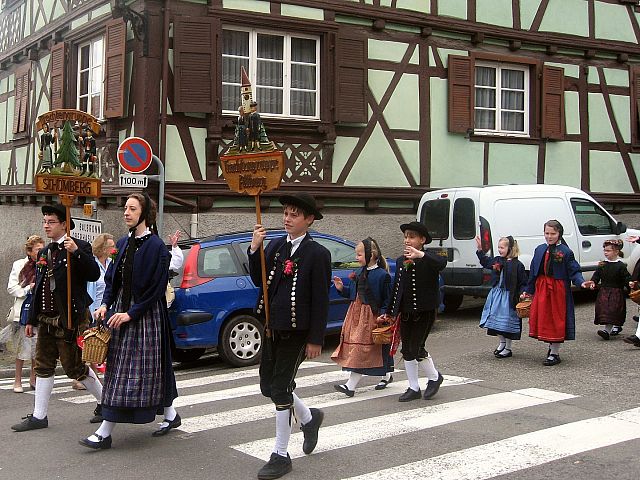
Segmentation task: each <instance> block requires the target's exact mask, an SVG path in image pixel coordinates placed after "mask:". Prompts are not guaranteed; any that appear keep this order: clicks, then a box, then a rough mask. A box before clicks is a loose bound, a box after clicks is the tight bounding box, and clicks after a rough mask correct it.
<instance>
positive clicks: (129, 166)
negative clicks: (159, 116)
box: [118, 137, 153, 173]
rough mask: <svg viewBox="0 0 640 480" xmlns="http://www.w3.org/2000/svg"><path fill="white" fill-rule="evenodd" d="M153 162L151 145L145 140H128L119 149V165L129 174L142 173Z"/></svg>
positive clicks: (136, 138) (131, 138)
mask: <svg viewBox="0 0 640 480" xmlns="http://www.w3.org/2000/svg"><path fill="white" fill-rule="evenodd" d="M152 161H153V151H152V150H151V145H149V142H147V141H146V140H145V139H144V138H140V137H129V138H126V139H125V140H124V141H123V142H122V143H121V144H120V146H119V147H118V163H119V164H120V166H121V167H122V168H123V169H124V170H125V171H127V172H129V173H142V172H144V171H145V170H146V169H147V168H149V165H151V162H152Z"/></svg>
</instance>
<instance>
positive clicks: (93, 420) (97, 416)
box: [89, 404, 103, 423]
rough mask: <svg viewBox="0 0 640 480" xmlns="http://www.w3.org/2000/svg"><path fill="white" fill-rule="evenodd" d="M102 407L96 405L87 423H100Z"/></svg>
mask: <svg viewBox="0 0 640 480" xmlns="http://www.w3.org/2000/svg"><path fill="white" fill-rule="evenodd" d="M102 420H103V418H102V405H100V404H98V405H97V406H96V409H95V410H94V411H93V417H92V418H91V420H89V423H102Z"/></svg>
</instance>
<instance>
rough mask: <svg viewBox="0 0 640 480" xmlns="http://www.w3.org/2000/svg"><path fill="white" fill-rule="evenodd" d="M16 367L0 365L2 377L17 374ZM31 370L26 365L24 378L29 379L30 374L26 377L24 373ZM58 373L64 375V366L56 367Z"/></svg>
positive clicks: (0, 375) (11, 376) (10, 376)
mask: <svg viewBox="0 0 640 480" xmlns="http://www.w3.org/2000/svg"><path fill="white" fill-rule="evenodd" d="M15 372H16V369H15V367H0V378H13V377H14V375H15ZM25 372H26V373H28V372H29V369H28V367H26V366H25V368H24V369H23V370H22V375H23V376H22V378H23V380H24V378H26V379H27V380H28V379H29V375H27V376H26V377H25V376H24V374H25ZM55 374H56V375H64V370H63V369H62V367H61V366H60V365H58V366H57V367H56V373H55Z"/></svg>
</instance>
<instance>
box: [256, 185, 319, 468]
mask: <svg viewBox="0 0 640 480" xmlns="http://www.w3.org/2000/svg"><path fill="white" fill-rule="evenodd" d="M280 203H282V204H283V205H284V229H285V230H286V231H287V235H286V236H283V237H280V238H276V239H273V240H271V241H270V242H269V245H268V246H267V248H266V249H265V258H266V271H267V286H268V297H269V298H268V299H267V301H268V302H269V313H270V315H269V317H270V318H269V329H270V332H271V337H268V336H266V338H265V340H264V347H263V352H262V359H261V362H260V390H261V392H262V394H263V395H264V396H266V397H270V398H271V400H272V401H273V403H274V404H275V406H276V444H275V447H274V450H273V453H272V454H271V458H270V460H269V462H268V463H267V464H266V465H264V466H263V467H262V468H261V469H260V471H259V472H258V478H259V479H273V478H279V477H281V476H283V475H285V474H286V473H288V472H290V471H291V458H290V457H289V454H288V453H287V447H288V444H289V436H290V434H291V414H292V410H294V411H295V416H296V418H297V419H298V420H300V423H301V426H300V429H301V430H302V432H303V433H304V443H303V445H302V450H303V451H304V453H306V454H309V453H311V452H312V451H313V449H314V448H315V446H316V444H317V442H318V430H319V429H320V424H321V423H322V419H323V418H324V414H323V412H322V411H321V410H319V409H317V408H308V407H307V406H306V405H305V404H304V403H303V402H302V400H300V398H298V396H297V395H296V394H295V393H294V389H295V388H296V383H295V376H296V373H297V371H298V367H299V366H300V364H301V363H302V361H303V360H304V359H305V358H309V359H312V358H315V357H317V356H318V355H320V353H321V351H322V343H323V341H324V332H325V329H326V326H327V315H328V311H329V287H330V286H331V254H330V253H329V251H328V250H327V249H326V248H325V247H323V246H322V245H320V244H319V243H317V242H315V241H314V240H313V238H311V235H309V233H308V230H309V227H310V226H311V224H312V223H313V222H314V220H320V219H321V218H322V214H321V213H320V212H319V211H318V209H317V208H316V202H315V199H314V198H313V197H312V196H310V195H307V194H304V193H300V194H295V195H286V196H283V197H280ZM266 235H267V232H266V230H265V229H264V227H263V226H262V225H256V226H255V227H254V230H253V238H252V240H251V246H250V247H249V271H250V273H251V279H252V280H253V283H255V284H256V285H257V286H262V277H261V268H260V255H259V252H258V249H259V248H260V245H261V244H262V243H263V241H264V239H265V237H266ZM257 311H258V313H259V314H263V313H264V299H263V298H262V296H260V300H259V301H258V307H257Z"/></svg>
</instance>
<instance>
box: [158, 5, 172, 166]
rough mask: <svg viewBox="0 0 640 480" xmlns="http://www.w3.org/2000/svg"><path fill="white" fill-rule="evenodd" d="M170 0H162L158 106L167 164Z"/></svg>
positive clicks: (162, 158) (161, 148)
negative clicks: (160, 82) (159, 102)
mask: <svg viewBox="0 0 640 480" xmlns="http://www.w3.org/2000/svg"><path fill="white" fill-rule="evenodd" d="M170 2H171V0H165V1H164V14H163V29H162V30H163V37H164V38H163V42H162V43H163V46H162V95H161V96H162V103H161V107H160V160H161V161H162V162H163V163H164V165H165V166H166V165H167V159H166V155H167V98H168V96H169V91H168V83H169V17H170V13H171V12H170V8H169V4H170Z"/></svg>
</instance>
